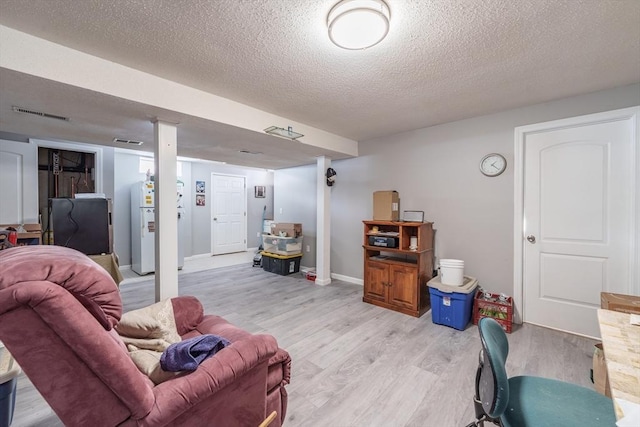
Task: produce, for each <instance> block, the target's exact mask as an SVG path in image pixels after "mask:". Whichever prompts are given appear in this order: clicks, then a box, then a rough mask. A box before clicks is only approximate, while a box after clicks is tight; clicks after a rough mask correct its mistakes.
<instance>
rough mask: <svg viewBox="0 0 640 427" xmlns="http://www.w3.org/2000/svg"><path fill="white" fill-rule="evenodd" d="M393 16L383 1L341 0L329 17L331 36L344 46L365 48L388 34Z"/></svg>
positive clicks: (345, 47) (339, 44) (357, 48)
mask: <svg viewBox="0 0 640 427" xmlns="http://www.w3.org/2000/svg"><path fill="white" fill-rule="evenodd" d="M390 16H391V14H390V12H389V6H387V4H386V3H385V2H384V1H382V0H342V1H341V2H339V3H337V4H336V5H335V6H333V8H332V9H331V11H329V15H328V16H327V27H328V28H329V38H330V39H331V41H332V42H333V43H335V44H336V45H337V46H339V47H341V48H344V49H351V50H359V49H366V48H368V47H371V46H374V45H376V44H378V43H380V42H381V41H382V39H384V38H385V37H386V35H387V33H388V32H389V18H390Z"/></svg>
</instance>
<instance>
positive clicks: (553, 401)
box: [467, 317, 616, 427]
mask: <svg viewBox="0 0 640 427" xmlns="http://www.w3.org/2000/svg"><path fill="white" fill-rule="evenodd" d="M478 330H479V331H480V339H481V341H482V349H481V350H480V358H479V364H478V370H477V371H476V390H475V396H474V406H475V412H476V420H475V421H474V422H472V423H471V424H469V425H468V426H467V427H472V426H476V427H478V426H479V427H483V426H484V423H485V422H491V423H493V424H496V425H499V426H503V427H532V426H541V427H543V426H544V427H550V426H562V427H591V426H593V427H609V426H615V423H616V418H615V413H614V409H613V402H612V400H611V399H609V398H608V397H606V396H603V395H601V394H599V393H596V392H595V391H593V390H590V389H588V388H585V387H581V386H578V385H575V384H570V383H565V382H562V381H557V380H552V379H548V378H539V377H529V376H520V377H512V378H507V371H506V369H505V364H506V362H507V355H508V354H509V342H508V341H507V335H506V334H505V332H504V331H503V330H502V327H501V326H500V324H499V323H498V322H496V321H495V320H494V319H491V318H489V317H485V318H482V319H480V321H479V322H478Z"/></svg>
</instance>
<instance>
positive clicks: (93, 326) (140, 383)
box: [0, 246, 291, 427]
mask: <svg viewBox="0 0 640 427" xmlns="http://www.w3.org/2000/svg"><path fill="white" fill-rule="evenodd" d="M171 303H172V306H173V311H174V317H175V320H176V326H177V330H178V333H179V334H180V335H181V336H182V338H189V337H193V336H196V335H198V334H209V333H211V334H216V335H221V336H223V337H224V338H226V339H227V340H229V341H231V344H230V345H229V346H228V347H226V348H224V349H223V350H221V351H220V352H218V353H217V354H215V355H214V356H213V357H211V358H208V359H206V360H205V361H204V362H202V364H200V366H199V367H198V369H196V370H195V371H193V372H191V373H188V374H185V375H181V376H177V377H175V378H172V379H170V380H168V381H166V382H163V383H161V384H158V385H154V384H153V382H151V380H149V378H148V377H147V376H145V375H144V374H142V373H141V372H140V371H139V370H138V368H136V366H135V365H134V363H133V362H132V360H131V358H130V356H129V354H128V353H127V351H126V348H125V347H124V345H123V344H122V342H121V340H120V337H119V336H118V335H117V334H116V333H115V331H114V329H113V327H114V326H115V325H116V324H117V323H118V321H119V320H120V317H121V314H122V301H121V299H120V293H119V291H118V288H117V286H116V284H115V283H114V282H113V279H112V278H111V277H110V276H109V274H108V273H107V272H106V271H105V270H103V269H102V268H101V267H100V266H98V265H97V264H96V263H94V262H93V261H92V260H90V259H89V258H88V257H87V256H85V255H84V254H82V253H80V252H77V251H75V250H72V249H68V248H63V247H59V246H24V247H17V248H10V249H5V250H3V251H0V341H2V342H4V344H5V345H6V347H7V348H8V350H9V351H10V352H11V353H12V354H13V356H14V358H15V359H16V360H17V361H18V363H19V364H20V366H21V367H22V368H23V370H24V372H25V374H26V375H27V376H28V377H29V379H30V380H31V382H32V383H33V384H34V385H35V387H36V388H37V389H38V390H39V392H40V393H41V394H42V396H43V397H44V398H45V399H46V400H47V402H48V403H49V405H50V406H51V407H52V408H53V410H54V411H55V412H56V414H57V415H58V416H59V417H60V419H61V420H62V422H63V423H64V424H65V425H67V426H83V427H84V426H154V427H156V426H165V425H172V426H198V427H202V426H222V427H231V426H257V425H259V424H260V423H261V422H262V421H263V420H264V419H265V418H266V417H267V416H268V415H269V414H270V413H271V412H272V411H276V412H277V417H276V419H275V420H274V421H273V422H271V424H270V427H277V426H280V425H281V424H282V421H283V420H284V418H285V415H286V409H287V394H286V391H285V388H284V386H285V385H286V384H288V382H289V376H290V365H291V360H290V358H289V355H288V354H287V352H286V351H284V350H282V349H280V348H278V345H277V343H276V340H275V338H273V337H272V336H270V335H254V334H250V333H248V332H246V331H244V330H241V329H239V328H237V327H235V326H233V325H231V324H229V323H228V322H226V321H225V320H224V319H222V318H220V317H218V316H208V315H203V310H202V305H201V304H200V302H199V301H198V300H197V299H195V298H193V297H178V298H174V299H172V300H171ZM17 398H18V399H20V396H19V395H18V396H17Z"/></svg>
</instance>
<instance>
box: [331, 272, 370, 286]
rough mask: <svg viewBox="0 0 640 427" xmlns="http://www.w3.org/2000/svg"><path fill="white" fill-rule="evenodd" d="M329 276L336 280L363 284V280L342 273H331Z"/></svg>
mask: <svg viewBox="0 0 640 427" xmlns="http://www.w3.org/2000/svg"><path fill="white" fill-rule="evenodd" d="M331 278H332V279H336V280H341V281H343V282H347V283H353V284H354V285H360V286H364V280H363V279H358V278H357V277H351V276H345V275H343V274H336V273H331Z"/></svg>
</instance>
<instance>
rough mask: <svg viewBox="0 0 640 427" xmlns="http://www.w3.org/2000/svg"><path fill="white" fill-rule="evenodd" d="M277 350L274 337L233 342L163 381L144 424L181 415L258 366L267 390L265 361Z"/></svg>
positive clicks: (157, 422)
mask: <svg viewBox="0 0 640 427" xmlns="http://www.w3.org/2000/svg"><path fill="white" fill-rule="evenodd" d="M277 350H278V345H277V343H276V340H275V338H274V337H272V336H270V335H251V336H250V337H248V338H246V339H243V340H240V341H237V342H234V343H233V344H231V345H230V346H228V347H226V348H225V349H223V350H221V351H220V352H219V353H217V354H216V355H215V356H213V357H211V358H209V359H207V360H205V361H204V362H203V363H202V364H200V366H199V367H198V369H196V370H195V371H193V372H192V373H190V374H187V375H183V376H179V377H176V378H174V379H171V380H169V381H165V382H163V383H162V384H159V385H157V386H156V387H155V388H154V389H153V392H154V394H155V398H156V402H155V405H154V407H153V409H152V411H151V412H150V413H149V414H148V415H147V416H145V417H144V421H143V422H144V424H145V425H154V423H156V425H158V424H161V423H166V422H167V421H169V420H174V419H176V418H178V417H180V415H181V414H183V413H184V412H185V411H189V410H190V409H191V408H193V407H194V406H195V405H197V404H198V403H200V402H202V401H204V400H206V399H209V398H211V396H212V395H214V394H215V393H217V392H219V391H221V390H223V389H224V388H225V387H227V386H229V385H231V384H233V383H234V382H237V381H242V378H243V377H244V376H245V375H246V374H248V373H250V372H251V371H252V370H253V369H255V368H257V367H262V368H263V369H264V370H265V372H264V384H261V385H260V387H261V392H262V393H264V390H265V389H266V380H267V379H266V364H267V361H268V360H269V358H271V357H272V356H273V355H274V354H275V353H276V351H277Z"/></svg>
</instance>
